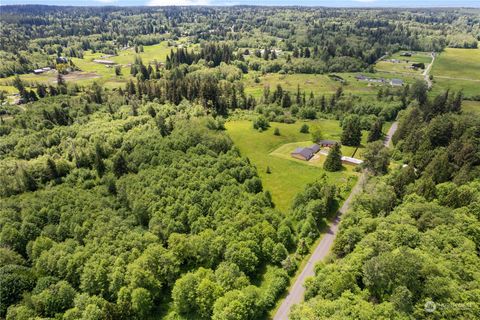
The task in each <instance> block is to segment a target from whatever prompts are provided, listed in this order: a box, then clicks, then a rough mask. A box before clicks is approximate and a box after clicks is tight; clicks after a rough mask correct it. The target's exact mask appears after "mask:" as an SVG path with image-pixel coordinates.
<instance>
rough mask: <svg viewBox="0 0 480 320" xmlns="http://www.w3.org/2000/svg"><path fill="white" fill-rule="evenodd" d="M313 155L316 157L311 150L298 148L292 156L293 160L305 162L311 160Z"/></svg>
mask: <svg viewBox="0 0 480 320" xmlns="http://www.w3.org/2000/svg"><path fill="white" fill-rule="evenodd" d="M313 155H314V152H313V150H312V149H310V148H297V149H295V150H294V151H293V152H292V153H291V156H292V157H293V158H296V159H299V160H305V161H308V160H310V159H311V158H312V157H313Z"/></svg>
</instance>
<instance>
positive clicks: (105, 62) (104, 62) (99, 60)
mask: <svg viewBox="0 0 480 320" xmlns="http://www.w3.org/2000/svg"><path fill="white" fill-rule="evenodd" d="M93 62H96V63H100V64H104V65H107V66H113V65H114V64H116V63H115V61H112V60H103V59H95V60H93Z"/></svg>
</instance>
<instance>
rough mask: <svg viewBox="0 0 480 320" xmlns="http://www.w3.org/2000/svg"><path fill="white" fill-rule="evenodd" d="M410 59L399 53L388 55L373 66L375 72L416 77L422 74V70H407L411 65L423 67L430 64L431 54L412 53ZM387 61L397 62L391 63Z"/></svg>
mask: <svg viewBox="0 0 480 320" xmlns="http://www.w3.org/2000/svg"><path fill="white" fill-rule="evenodd" d="M413 53H414V54H413V55H412V56H411V57H404V56H401V52H397V53H395V54H392V55H389V56H387V57H385V58H384V59H383V60H381V61H378V62H377V63H376V65H375V69H376V70H377V71H383V72H394V73H399V74H408V75H417V76H420V75H421V74H422V73H423V71H424V70H423V69H418V70H414V69H411V68H409V67H410V66H411V65H412V63H424V64H425V67H427V65H428V64H429V63H431V62H432V57H431V53H429V52H413ZM388 60H398V61H399V62H391V61H388Z"/></svg>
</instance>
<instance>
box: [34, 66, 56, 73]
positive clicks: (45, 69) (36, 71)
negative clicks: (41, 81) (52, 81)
mask: <svg viewBox="0 0 480 320" xmlns="http://www.w3.org/2000/svg"><path fill="white" fill-rule="evenodd" d="M50 70H52V68H50V67H45V68H41V69H35V70H33V73H35V74H41V73H44V72H47V71H50Z"/></svg>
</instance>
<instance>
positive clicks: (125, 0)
mask: <svg viewBox="0 0 480 320" xmlns="http://www.w3.org/2000/svg"><path fill="white" fill-rule="evenodd" d="M0 4H1V5H8V4H48V5H59V6H67V5H73V6H112V5H113V6H184V5H218V6H228V5H241V4H244V5H267V6H276V5H278V6H289V5H295V6H325V7H332V6H333V7H480V0H300V1H298V0H261V1H259V0H0ZM0 10H1V9H0Z"/></svg>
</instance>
